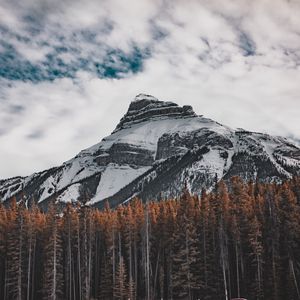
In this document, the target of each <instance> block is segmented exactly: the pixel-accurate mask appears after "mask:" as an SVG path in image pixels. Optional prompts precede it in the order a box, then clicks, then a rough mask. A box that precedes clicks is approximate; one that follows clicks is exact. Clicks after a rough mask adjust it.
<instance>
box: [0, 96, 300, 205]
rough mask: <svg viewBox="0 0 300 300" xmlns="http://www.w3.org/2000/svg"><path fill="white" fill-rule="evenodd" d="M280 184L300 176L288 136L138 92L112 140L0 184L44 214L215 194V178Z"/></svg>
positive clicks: (298, 153)
mask: <svg viewBox="0 0 300 300" xmlns="http://www.w3.org/2000/svg"><path fill="white" fill-rule="evenodd" d="M234 175H238V176H240V177H242V178H243V179H244V180H253V181H255V180H259V181H261V182H272V181H276V182H280V181H281V180H283V179H287V178H291V177H292V176H298V175H300V148H298V147H297V146H296V145H294V144H292V143H291V142H289V141H288V140H287V139H285V138H283V137H275V136H270V135H268V134H263V133H258V132H250V131H246V130H242V129H232V128H230V127H228V126H224V125H222V124H220V123H218V122H216V121H213V120H211V119H208V118H205V117H203V116H202V115H197V114H196V113H195V112H194V111H193V108H192V107H191V106H189V105H185V106H183V107H180V106H178V105H177V104H175V103H173V102H165V101H159V100H158V99H156V98H155V97H153V96H150V95H145V94H140V95H138V96H136V97H135V99H134V101H132V102H131V103H130V105H129V108H128V111H127V113H126V114H125V115H124V117H123V118H122V119H121V120H120V122H119V124H118V125H117V127H116V129H115V130H114V131H113V132H112V134H111V135H109V136H108V137H105V138H104V139H103V140H102V141H101V142H100V143H98V144H96V145H94V146H92V147H90V148H88V149H85V150H83V151H81V152H80V153H79V154H78V155H76V156H75V157H74V158H73V159H71V160H69V161H67V162H65V163H64V164H63V165H61V166H58V167H54V168H51V169H49V170H46V171H43V172H40V173H34V174H32V175H31V176H28V177H15V178H11V179H6V180H1V181H0V199H2V201H4V202H5V201H8V200H9V199H11V198H12V197H14V196H15V197H16V198H17V200H18V199H20V198H21V197H25V199H26V201H27V202H28V203H27V204H28V205H30V204H31V203H32V201H36V202H37V203H38V204H39V205H40V206H41V207H42V208H46V207H47V204H48V203H49V201H50V200H52V199H53V198H55V199H57V201H58V202H60V203H62V204H63V203H65V202H70V201H72V202H74V201H84V202H86V201H87V204H89V205H93V206H96V207H101V206H103V204H104V201H103V200H106V199H107V200H108V201H109V202H110V204H111V205H112V206H115V205H118V204H119V203H122V202H125V201H128V200H130V199H131V198H132V197H134V196H140V197H141V198H142V199H144V200H146V199H150V198H160V197H163V198H165V197H168V196H175V195H177V194H178V193H180V192H181V190H182V187H183V185H184V183H185V182H186V183H187V185H188V187H189V189H190V190H191V192H196V193H199V191H201V189H202V188H207V189H209V188H211V187H212V186H213V184H214V182H215V180H216V178H218V179H221V178H223V179H224V180H227V179H229V178H230V177H232V176H234Z"/></svg>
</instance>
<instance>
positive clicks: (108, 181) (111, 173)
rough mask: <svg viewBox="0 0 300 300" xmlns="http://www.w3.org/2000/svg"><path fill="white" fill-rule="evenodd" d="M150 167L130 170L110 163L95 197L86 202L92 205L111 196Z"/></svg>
mask: <svg viewBox="0 0 300 300" xmlns="http://www.w3.org/2000/svg"><path fill="white" fill-rule="evenodd" d="M150 168H151V167H141V168H132V167H131V166H129V165H122V166H120V165H117V164H113V163H110V164H109V165H108V166H107V167H106V169H105V171H104V172H103V173H102V176H101V180H100V182H99V185H98V187H97V191H96V194H95V196H94V197H93V198H92V199H91V200H90V201H88V202H87V204H88V205H92V204H94V203H96V202H99V201H103V200H105V199H106V198H108V197H110V196H113V195H114V194H115V193H117V192H118V191H119V190H121V189H122V188H123V187H125V186H126V185H127V184H129V183H130V182H132V181H133V180H134V179H135V178H137V177H139V176H140V175H142V174H144V173H145V172H146V171H148V170H149V169H150Z"/></svg>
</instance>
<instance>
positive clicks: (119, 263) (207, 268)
mask: <svg viewBox="0 0 300 300" xmlns="http://www.w3.org/2000/svg"><path fill="white" fill-rule="evenodd" d="M299 253H300V179H299V178H294V179H292V180H289V181H287V182H285V183H282V184H271V183H270V184H261V183H244V182H243V181H242V180H241V179H240V178H237V177H235V178H232V179H231V181H230V182H229V183H227V184H225V182H223V181H221V182H219V183H218V184H217V185H216V187H215V188H214V190H213V192H206V191H201V192H200V193H199V196H198V195H191V194H190V193H189V192H188V190H187V189H185V190H184V191H183V192H182V195H181V197H178V198H176V199H167V200H164V201H160V202H157V201H152V202H147V203H143V202H142V201H140V200H139V199H134V200H132V201H131V202H128V203H127V204H124V205H122V206H119V207H117V208H115V209H111V208H109V206H108V204H107V205H106V207H105V209H103V210H96V209H93V208H89V207H86V206H85V205H79V204H76V205H72V204H68V205H66V207H65V208H64V210H63V211H58V210H57V207H56V206H55V204H52V205H51V206H50V207H49V210H48V212H47V213H44V212H41V211H40V210H39V209H38V207H36V206H33V207H31V208H30V209H27V208H26V207H25V205H24V203H23V202H22V201H21V202H19V203H16V202H15V201H12V202H11V203H10V205H9V206H4V205H1V204H0V299H4V300H10V299H17V300H22V299H28V300H29V299H30V300H33V299H53V300H54V299H55V300H60V299H61V300H63V299H66V300H71V299H72V300H76V299H80V300H87V299H124V300H125V299H207V300H209V299H211V300H216V299H226V300H229V299H231V298H237V297H244V298H247V299H249V300H252V299H253V300H262V299H265V300H269V299H273V300H286V299H289V300H296V299H300V255H299Z"/></svg>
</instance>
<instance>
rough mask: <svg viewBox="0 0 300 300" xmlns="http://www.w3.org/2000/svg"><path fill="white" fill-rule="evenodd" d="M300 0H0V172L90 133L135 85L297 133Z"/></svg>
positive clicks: (66, 151)
mask: <svg viewBox="0 0 300 300" xmlns="http://www.w3.org/2000/svg"><path fill="white" fill-rule="evenodd" d="M299 15H300V1H298V0H290V1H284V0H251V1H249V0H226V1H217V0H216V1H213V0H207V1H205V0H203V1H201V0H197V1H193V0H185V1H183V0H178V1H176V0H172V1H155V0H148V1H146V0H128V1H124V0H118V1H115V0H107V1H101V0H82V1H79V0H0V178H5V177H12V176H17V175H29V174H31V173H33V172H35V171H41V170H43V169H46V168H49V167H52V166H56V165H59V164H61V163H62V162H63V161H65V160H68V159H70V158H71V157H73V156H74V155H76V154H77V153H78V152H79V151H80V150H82V149H83V148H86V147H89V146H91V145H93V144H95V143H97V142H99V141H100V140H101V139H102V138H103V137H104V136H106V135H108V134H110V132H111V131H112V130H113V129H114V127H115V126H116V125H117V123H118V121H119V119H120V118H121V117H122V115H123V114H124V113H125V112H126V110H127V108H128V105H129V103H130V101H131V100H132V99H133V98H134V96H135V95H136V94H139V93H148V94H152V95H154V96H156V97H157V98H159V99H161V100H171V101H174V102H176V103H178V104H180V105H184V104H190V105H192V106H193V107H194V110H195V111H196V112H197V113H198V114H203V115H205V116H207V117H210V118H213V119H215V120H217V121H219V122H221V123H223V124H226V125H229V126H232V127H242V128H245V129H249V130H254V131H263V132H268V133H271V134H275V135H283V136H287V137H290V138H293V139H295V140H299V139H300V121H299V114H300V18H299Z"/></svg>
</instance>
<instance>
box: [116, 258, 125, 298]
mask: <svg viewBox="0 0 300 300" xmlns="http://www.w3.org/2000/svg"><path fill="white" fill-rule="evenodd" d="M127 291H128V290H127V274H126V267H125V263H124V259H123V257H122V256H121V258H120V261H119V264H118V267H117V271H116V282H115V285H114V299H116V300H127V299H128V292H127Z"/></svg>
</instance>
